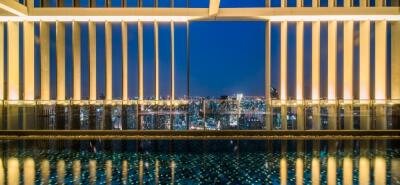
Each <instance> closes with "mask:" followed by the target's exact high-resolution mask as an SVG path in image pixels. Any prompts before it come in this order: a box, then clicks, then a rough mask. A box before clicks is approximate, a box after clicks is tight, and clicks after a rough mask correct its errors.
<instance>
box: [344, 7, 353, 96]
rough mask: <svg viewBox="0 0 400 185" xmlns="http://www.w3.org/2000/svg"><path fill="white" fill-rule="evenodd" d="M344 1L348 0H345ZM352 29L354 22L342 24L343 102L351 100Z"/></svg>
mask: <svg viewBox="0 0 400 185" xmlns="http://www.w3.org/2000/svg"><path fill="white" fill-rule="evenodd" d="M346 2H349V0H347V1H346ZM353 31H354V22H353V21H344V24H343V66H344V67H343V99H344V101H345V103H347V102H349V103H351V102H352V100H353Z"/></svg>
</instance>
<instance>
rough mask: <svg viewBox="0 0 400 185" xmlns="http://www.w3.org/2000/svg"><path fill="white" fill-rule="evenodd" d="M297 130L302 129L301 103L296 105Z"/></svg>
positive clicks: (302, 114)
mask: <svg viewBox="0 0 400 185" xmlns="http://www.w3.org/2000/svg"><path fill="white" fill-rule="evenodd" d="M296 114H297V119H296V120H297V130H304V129H305V128H304V126H305V125H304V118H305V116H304V106H303V105H297V111H296Z"/></svg>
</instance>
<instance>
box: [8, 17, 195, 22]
mask: <svg viewBox="0 0 400 185" xmlns="http://www.w3.org/2000/svg"><path fill="white" fill-rule="evenodd" d="M193 18H196V17H193V16H192V17H189V16H1V17H0V22H8V21H16V22H22V21H35V22H39V21H45V22H56V21H58V22H74V21H76V22H89V21H91V22H122V21H124V22H137V21H142V22H153V21H158V22H170V21H174V22H186V21H188V20H189V19H193Z"/></svg>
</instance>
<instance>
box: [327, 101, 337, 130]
mask: <svg viewBox="0 0 400 185" xmlns="http://www.w3.org/2000/svg"><path fill="white" fill-rule="evenodd" d="M328 129H329V130H336V129H337V107H336V104H334V105H328Z"/></svg>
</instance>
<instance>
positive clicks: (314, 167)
mask: <svg viewBox="0 0 400 185" xmlns="http://www.w3.org/2000/svg"><path fill="white" fill-rule="evenodd" d="M319 145H320V143H319V141H317V140H315V141H313V153H312V155H313V156H312V159H311V176H312V177H311V182H312V184H313V185H319V184H320V181H321V175H320V174H321V161H320V157H319V154H320V146H319Z"/></svg>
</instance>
